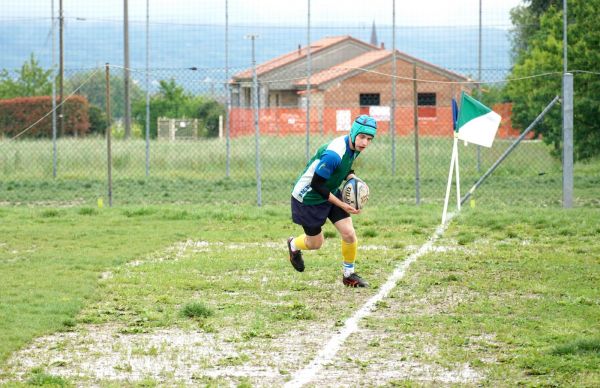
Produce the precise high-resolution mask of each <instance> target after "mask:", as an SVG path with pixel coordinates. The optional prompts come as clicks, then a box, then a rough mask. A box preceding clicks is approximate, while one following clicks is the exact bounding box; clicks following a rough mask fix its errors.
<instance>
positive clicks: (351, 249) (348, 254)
mask: <svg viewBox="0 0 600 388" xmlns="http://www.w3.org/2000/svg"><path fill="white" fill-rule="evenodd" d="M357 247H358V241H354V242H353V243H347V242H345V241H344V240H342V259H343V260H344V264H354V260H356V251H357Z"/></svg>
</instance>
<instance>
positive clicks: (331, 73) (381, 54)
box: [295, 49, 468, 87]
mask: <svg viewBox="0 0 600 388" xmlns="http://www.w3.org/2000/svg"><path fill="white" fill-rule="evenodd" d="M396 55H397V58H400V59H404V60H406V61H409V62H415V63H418V64H420V65H421V67H423V68H428V69H429V70H431V71H434V72H436V73H439V74H442V75H444V76H446V77H448V78H452V79H456V80H461V81H467V80H468V78H467V77H465V76H463V75H461V74H458V73H454V72H452V71H450V70H446V69H444V68H442V67H439V66H436V65H434V64H431V63H429V62H426V61H423V60H421V59H417V58H415V57H412V56H410V55H408V54H405V53H403V52H400V51H398V50H396ZM391 56H392V52H391V51H389V50H383V49H379V50H373V51H369V52H367V53H364V54H362V55H359V56H357V57H354V58H352V59H350V60H348V61H346V62H343V63H340V64H338V65H335V66H332V67H330V68H329V69H325V70H322V71H320V72H317V73H315V74H313V75H311V77H310V83H311V85H313V86H318V85H321V84H324V83H327V82H329V81H332V80H334V79H336V78H339V77H343V76H345V75H347V74H350V73H351V72H353V71H357V70H361V69H365V68H368V67H370V66H372V65H374V64H377V63H378V62H381V61H384V60H386V59H387V58H388V57H389V58H391ZM306 84H307V78H304V79H302V80H300V81H297V82H296V83H295V85H296V86H298V87H303V86H306Z"/></svg>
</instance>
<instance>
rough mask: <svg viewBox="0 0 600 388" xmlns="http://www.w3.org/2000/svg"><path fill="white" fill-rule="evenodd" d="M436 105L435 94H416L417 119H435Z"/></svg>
mask: <svg viewBox="0 0 600 388" xmlns="http://www.w3.org/2000/svg"><path fill="white" fill-rule="evenodd" d="M436 105H437V102H436V95H435V93H419V94H417V110H418V112H419V113H418V114H419V118H435V117H436V116H437V112H436Z"/></svg>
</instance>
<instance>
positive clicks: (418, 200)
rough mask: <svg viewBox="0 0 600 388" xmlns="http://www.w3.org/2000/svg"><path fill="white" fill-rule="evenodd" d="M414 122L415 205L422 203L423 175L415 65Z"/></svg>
mask: <svg viewBox="0 0 600 388" xmlns="http://www.w3.org/2000/svg"><path fill="white" fill-rule="evenodd" d="M413 104H414V105H413V115H414V118H413V120H414V121H413V122H414V126H415V203H416V204H417V205H418V204H420V203H421V173H420V171H419V92H418V90H417V64H416V63H413Z"/></svg>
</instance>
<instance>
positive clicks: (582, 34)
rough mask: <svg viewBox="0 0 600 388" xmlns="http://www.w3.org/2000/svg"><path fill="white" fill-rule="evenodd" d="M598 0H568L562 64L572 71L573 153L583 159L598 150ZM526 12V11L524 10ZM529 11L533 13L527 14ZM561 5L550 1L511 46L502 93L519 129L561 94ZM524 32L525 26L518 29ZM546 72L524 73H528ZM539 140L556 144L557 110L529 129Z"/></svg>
mask: <svg viewBox="0 0 600 388" xmlns="http://www.w3.org/2000/svg"><path fill="white" fill-rule="evenodd" d="M598 7H600V0H572V1H570V2H569V9H568V10H569V15H568V16H569V18H568V19H569V20H568V37H569V39H568V42H569V49H568V64H569V69H573V70H577V72H576V73H575V82H574V101H573V104H574V105H573V108H574V131H573V136H574V157H575V160H584V159H588V158H591V157H594V156H598V155H600V123H599V122H598V120H597V117H599V116H600V96H599V95H598V92H597V91H598V90H599V89H600V77H598V75H597V73H596V72H597V66H598V65H597V64H598V63H600V50H598V47H600V21H599V19H598V18H597V16H596V11H595V10H596V9H598ZM529 12H532V11H529ZM531 15H533V13H531ZM562 18H563V16H562V7H556V6H554V5H552V4H551V5H550V6H549V7H548V8H547V9H546V10H545V11H544V12H543V13H542V14H541V15H540V17H539V28H538V29H537V30H535V31H528V32H527V34H528V35H527V36H525V35H523V36H522V38H523V39H524V41H525V42H526V44H523V45H521V47H520V48H517V50H521V51H519V52H517V54H516V57H517V59H516V63H515V65H514V67H513V70H512V75H511V78H513V79H519V78H521V80H519V81H513V82H510V83H509V85H508V86H507V94H508V96H509V97H510V99H511V101H512V102H513V117H512V120H513V123H514V124H515V126H520V127H522V128H525V127H526V126H527V125H529V124H530V123H531V122H532V121H533V120H534V118H535V117H536V116H537V115H538V114H539V113H540V112H541V111H542V110H543V108H544V107H545V106H546V105H547V104H548V103H549V102H550V101H551V100H552V98H554V96H556V95H560V94H561V82H562V79H561V73H562V70H563V64H562V56H563V40H562V34H563V32H562V28H563V27H562ZM521 31H526V29H521ZM544 73H548V74H549V75H546V76H540V77H533V78H526V79H522V78H523V77H529V76H531V75H536V74H544ZM535 131H536V133H537V134H541V135H542V138H543V140H544V141H545V142H546V143H548V144H552V145H553V148H554V154H555V155H556V156H559V155H560V154H561V149H562V114H561V110H560V109H557V108H554V109H552V110H550V112H549V113H548V115H547V116H546V117H545V118H544V120H543V122H542V123H541V124H540V125H538V126H537V128H536V129H535Z"/></svg>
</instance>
